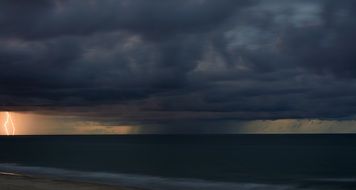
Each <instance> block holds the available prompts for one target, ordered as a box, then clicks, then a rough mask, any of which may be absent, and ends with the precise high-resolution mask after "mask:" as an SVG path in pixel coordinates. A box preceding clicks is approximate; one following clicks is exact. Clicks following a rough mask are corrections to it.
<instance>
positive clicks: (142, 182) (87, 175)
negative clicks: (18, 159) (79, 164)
mask: <svg viewBox="0 0 356 190" xmlns="http://www.w3.org/2000/svg"><path fill="white" fill-rule="evenodd" d="M0 171H2V172H12V173H20V174H27V175H33V176H45V177H49V178H55V179H62V180H71V181H81V182H95V183H101V184H108V185H123V186H130V187H137V188H144V189H151V190H296V189H298V188H296V187H294V186H289V185H270V184H258V183H228V182H213V181H207V180H199V179H182V178H164V177H156V176H146V175H131V174H119V173H105V172H83V171H74V170H65V169H58V168H47V167H32V166H31V167H30V166H21V165H17V164H0Z"/></svg>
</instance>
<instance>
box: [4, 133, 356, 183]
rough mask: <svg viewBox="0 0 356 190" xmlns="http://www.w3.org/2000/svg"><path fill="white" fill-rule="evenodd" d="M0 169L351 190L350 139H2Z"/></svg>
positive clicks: (354, 146) (354, 150)
mask: <svg viewBox="0 0 356 190" xmlns="http://www.w3.org/2000/svg"><path fill="white" fill-rule="evenodd" d="M0 148H1V154H0V171H11V172H20V173H28V174H35V175H49V176H55V177H62V178H64V179H66V178H70V179H73V178H77V179H78V180H86V181H93V180H96V181H98V182H102V183H110V184H126V185H133V186H138V187H146V188H148V189H177V190H179V189H217V190H223V189H327V188H328V189H356V185H355V184H356V135H137V136H136V135H132V136H20V137H1V138H0Z"/></svg>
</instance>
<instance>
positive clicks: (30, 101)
mask: <svg viewBox="0 0 356 190" xmlns="http://www.w3.org/2000/svg"><path fill="white" fill-rule="evenodd" d="M355 10H356V3H354V2H353V1H351V0H347V1H346V0H344V1H337V2H335V1H327V0H315V1H306V0H305V1H297V2H286V1H282V0H271V1H257V0H255V1H233V0H223V1H215V0H190V1H188V0H186V1H175V0H168V1H160V0H154V1H144V0H122V1H110V0H101V1H95V0H92V1H74V0H73V1H69V0H68V1H66V0H63V1H40V0H37V1H0V101H1V102H2V108H3V109H4V110H5V109H11V110H35V111H42V112H46V113H70V114H75V115H78V116H83V117H87V118H88V119H95V120H105V121H107V122H109V123H110V122H113V123H115V122H120V121H122V122H138V123H140V122H141V123H155V122H160V121H164V122H168V123H172V122H173V123H176V124H177V122H176V121H179V120H182V119H184V120H187V121H189V120H192V121H193V120H194V121H197V120H205V119H208V118H209V119H210V120H215V121H218V120H235V119H238V120H254V119H279V118H326V119H329V118H345V117H352V116H353V114H354V113H355V111H356V97H355V94H356V83H355V80H356V67H355V62H356V52H355V51H356V48H355V47H354V43H353V38H354V36H355V33H356V23H355V22H356V21H355V19H354V18H355V16H356V12H355ZM192 123H194V122H192Z"/></svg>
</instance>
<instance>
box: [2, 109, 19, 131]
mask: <svg viewBox="0 0 356 190" xmlns="http://www.w3.org/2000/svg"><path fill="white" fill-rule="evenodd" d="M5 115H6V120H5V123H4V129H5V132H6V135H7V136H9V135H15V131H16V128H15V125H14V122H13V121H12V118H11V114H10V113H9V112H5ZM9 123H10V125H11V127H12V134H10V132H9V127H8V124H9Z"/></svg>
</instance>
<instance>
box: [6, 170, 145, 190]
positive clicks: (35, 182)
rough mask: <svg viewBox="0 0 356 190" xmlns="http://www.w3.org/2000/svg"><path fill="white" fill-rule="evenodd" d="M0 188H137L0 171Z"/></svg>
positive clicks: (124, 189)
mask: <svg viewBox="0 0 356 190" xmlns="http://www.w3.org/2000/svg"><path fill="white" fill-rule="evenodd" d="M0 189H1V190H63V189H65V190H139V189H136V188H129V187H119V186H109V185H100V184H91V183H84V182H72V181H64V180H55V179H46V178H38V177H31V176H23V175H17V174H11V173H0Z"/></svg>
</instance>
